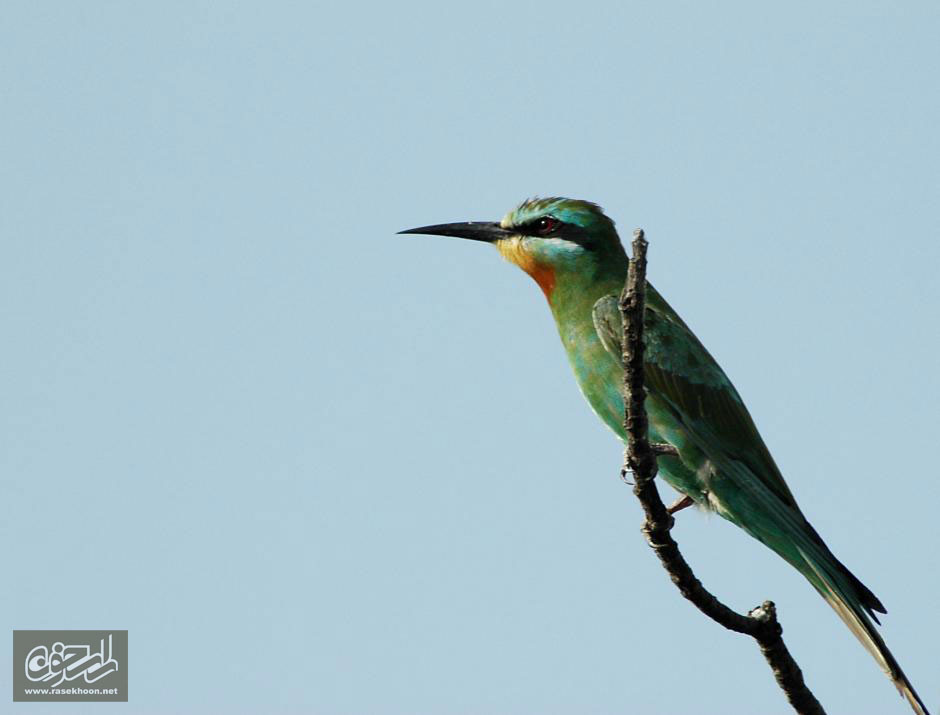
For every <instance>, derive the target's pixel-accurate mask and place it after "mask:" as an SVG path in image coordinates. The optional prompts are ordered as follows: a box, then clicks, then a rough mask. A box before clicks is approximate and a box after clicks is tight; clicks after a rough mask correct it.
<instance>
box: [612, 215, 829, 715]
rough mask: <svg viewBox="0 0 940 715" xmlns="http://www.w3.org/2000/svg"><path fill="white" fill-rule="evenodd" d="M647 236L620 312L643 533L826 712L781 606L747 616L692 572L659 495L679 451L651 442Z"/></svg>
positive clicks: (681, 577) (708, 604) (711, 606)
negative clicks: (664, 469)
mask: <svg viewBox="0 0 940 715" xmlns="http://www.w3.org/2000/svg"><path fill="white" fill-rule="evenodd" d="M647 245H648V244H647V242H646V239H645V238H644V236H643V231H642V230H639V229H638V230H637V231H635V232H634V238H633V257H632V258H631V259H630V268H629V272H628V273H627V283H626V285H625V286H624V289H623V293H622V294H621V296H620V312H621V316H622V318H623V343H622V345H623V365H624V376H623V391H624V404H625V410H624V412H625V414H624V428H625V429H626V432H627V449H626V451H625V455H624V467H623V471H622V473H625V472H627V471H629V472H630V473H632V474H633V479H634V486H633V493H634V494H636V496H637V498H638V499H639V500H640V504H641V505H642V506H643V511H644V512H645V514H646V521H645V523H644V524H643V533H644V534H645V536H646V540H647V542H649V545H650V546H651V547H652V548H653V550H654V551H655V552H656V555H657V556H658V557H659V560H660V562H661V563H662V565H663V568H665V569H666V571H667V572H668V573H669V577H670V578H671V579H672V582H673V583H674V584H676V586H677V587H678V589H679V591H680V592H681V593H682V595H683V596H685V598H687V599H688V600H689V601H691V602H692V603H693V604H694V605H695V607H696V608H698V609H699V610H700V611H701V612H702V613H704V614H705V615H706V616H708V617H709V618H711V619H712V620H713V621H715V622H717V623H719V624H721V625H722V626H724V627H725V628H727V629H729V630H732V631H736V632H737V633H744V634H746V635H749V636H751V637H752V638H754V639H755V640H756V641H757V643H758V645H759V646H760V650H761V653H763V654H764V657H765V658H766V659H767V663H768V664H769V665H770V669H771V670H772V671H773V674H774V678H776V680H777V684H778V685H779V686H780V688H781V689H782V690H783V692H784V694H785V695H786V696H787V700H789V701H790V704H791V705H792V706H793V709H794V710H796V711H797V712H798V713H803V714H805V715H825V711H824V710H823V708H822V705H820V704H819V701H818V700H816V698H815V696H813V694H812V693H811V692H810V690H809V688H807V687H806V683H804V682H803V673H802V672H801V671H800V667H799V666H798V665H797V663H796V661H795V660H793V656H791V655H790V652H789V651H788V650H787V647H786V645H785V644H784V642H783V637H782V633H783V628H782V627H781V626H780V623H779V622H778V621H777V612H776V609H775V608H774V604H773V603H772V602H771V601H764V603H763V604H761V605H760V606H758V607H757V608H754V609H753V610H751V611H750V612H749V613H748V615H746V616H742V615H741V614H740V613H737V612H735V611H733V610H731V609H730V608H728V607H727V606H726V605H724V604H723V603H722V602H721V601H719V600H718V599H717V598H715V597H714V596H713V595H712V594H711V593H709V592H708V591H707V590H706V589H705V587H704V586H702V584H701V582H700V581H699V580H698V579H697V578H696V577H695V574H694V573H692V569H691V568H690V567H689V565H688V563H686V560H685V558H683V556H682V554H681V553H680V551H679V546H678V544H676V542H675V540H674V539H673V538H672V535H671V534H670V533H669V532H670V530H671V529H672V527H673V524H674V521H673V518H672V516H671V515H670V514H669V512H668V511H667V510H666V506H665V505H664V504H663V502H662V500H661V499H660V497H659V492H658V491H657V489H656V484H655V483H654V482H653V479H654V478H655V477H656V472H657V464H656V457H657V455H658V454H659V455H665V454H672V455H677V454H678V453H677V452H676V451H675V448H671V451H670V449H666V447H670V445H660V444H650V441H649V423H648V418H647V415H646V408H645V406H644V401H645V400H646V391H645V388H644V384H643V383H644V369H643V314H644V309H645V306H646V248H647Z"/></svg>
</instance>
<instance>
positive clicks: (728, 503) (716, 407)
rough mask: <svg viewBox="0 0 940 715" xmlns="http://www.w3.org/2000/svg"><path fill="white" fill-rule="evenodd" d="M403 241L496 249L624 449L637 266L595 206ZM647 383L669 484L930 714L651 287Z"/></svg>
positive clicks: (562, 205)
mask: <svg viewBox="0 0 940 715" xmlns="http://www.w3.org/2000/svg"><path fill="white" fill-rule="evenodd" d="M402 233H412V234H415V233H417V234H432V235H438V236H455V237H458V238H468V239H472V240H475V241H484V242H486V243H492V244H493V245H495V246H496V248H497V249H498V250H499V252H500V253H501V254H502V255H503V257H504V258H506V259H507V260H509V261H510V262H512V263H514V264H516V265H517V266H519V267H520V268H522V270H524V271H525V272H526V273H528V274H529V275H530V276H532V278H534V279H535V281H536V283H538V285H539V287H540V288H541V289H542V292H543V293H544V294H545V297H546V298H547V299H548V304H549V307H550V308H551V311H552V315H553V316H554V317H555V323H556V325H557V326H558V332H559V334H560V335H561V342H562V344H563V345H564V348H565V352H566V353H567V354H568V360H569V362H570V363H571V367H572V368H573V369H574V374H575V377H576V379H577V381H578V385H579V386H580V388H581V392H582V393H583V394H584V396H585V398H587V401H588V402H589V403H590V405H591V407H592V408H593V409H594V412H595V413H597V415H598V416H599V417H600V418H601V419H602V420H603V421H604V422H605V423H606V424H607V426H608V427H610V429H612V430H613V431H614V432H615V433H616V434H617V435H618V436H619V437H620V438H621V440H624V441H626V435H625V433H624V427H623V415H624V404H623V396H622V392H621V389H622V383H623V368H622V351H621V326H622V324H621V316H620V310H619V303H618V301H619V296H620V293H621V290H622V289H623V285H624V281H625V279H626V276H627V268H628V259H627V255H626V252H625V251H624V248H623V246H622V245H621V243H620V238H619V237H618V235H617V231H616V229H615V228H614V222H613V221H611V220H610V219H609V218H608V217H607V216H606V215H605V214H604V213H603V211H602V210H601V209H600V207H599V206H597V205H596V204H593V203H590V202H588V201H580V200H574V199H565V198H544V199H530V200H527V201H524V202H523V203H522V204H520V205H519V206H518V207H517V208H515V209H514V210H512V211H510V212H509V213H508V214H506V216H505V217H504V218H503V219H502V220H501V221H499V222H486V221H464V222H461V223H448V224H438V225H434V226H424V227H421V228H413V229H410V230H408V231H402ZM646 291H647V293H646V312H645V316H644V331H645V336H644V339H645V374H646V388H647V397H646V409H647V413H648V415H649V424H650V438H651V439H652V440H655V441H657V442H664V443H667V444H670V445H672V446H673V447H675V449H676V451H677V454H678V456H670V455H663V456H660V457H659V460H658V461H659V468H660V473H661V474H662V476H663V477H664V478H665V479H666V481H667V482H668V483H669V484H670V485H671V486H672V487H673V488H675V489H676V490H678V491H679V492H680V493H681V494H683V495H685V497H686V499H685V501H686V503H694V504H695V505H697V506H699V507H701V508H703V509H706V510H710V511H714V512H717V513H718V514H720V515H721V516H722V517H724V518H725V519H727V520H728V521H730V522H731V523H733V524H735V525H737V526H739V527H740V528H742V529H743V530H744V531H746V532H747V533H748V534H750V535H751V536H753V537H754V538H755V539H757V540H758V541H760V542H761V543H763V544H765V545H767V546H768V547H770V548H771V549H772V550H773V551H775V552H776V553H778V554H779V555H780V556H782V557H783V558H784V559H785V560H786V561H787V562H788V563H790V564H791V565H792V566H793V567H794V568H796V569H797V570H798V571H799V572H800V573H801V574H803V576H804V577H805V578H806V579H807V580H808V581H809V582H810V583H811V584H812V585H813V588H815V589H816V590H817V591H818V592H819V593H820V595H821V596H822V597H823V598H824V599H826V602H827V603H828V604H829V605H830V606H831V607H832V608H833V610H835V612H836V613H837V614H838V615H839V617H840V618H841V619H842V620H843V621H844V622H845V624H846V625H847V626H848V627H849V629H850V630H851V631H852V633H854V634H855V636H856V638H858V639H859V641H861V643H862V645H864V646H865V648H866V649H867V650H868V652H869V653H871V655H872V656H873V657H874V658H875V660H876V661H877V662H878V665H880V666H881V668H882V669H883V670H884V671H885V672H886V673H887V674H888V676H889V677H890V678H891V680H892V681H893V682H894V684H895V685H896V686H897V688H898V690H899V691H900V692H901V694H902V695H903V696H904V697H905V698H907V700H908V701H909V702H910V704H911V706H912V707H913V708H914V711H915V712H917V713H919V714H921V715H926V714H927V708H926V707H925V705H924V703H923V701H922V700H921V699H920V697H919V696H918V695H917V693H916V692H915V691H914V688H913V686H912V685H911V683H910V681H909V680H908V679H907V676H905V675H904V672H903V671H902V670H901V666H900V665H899V664H898V661H897V660H896V659H895V657H894V656H893V655H892V654H891V651H889V650H888V647H887V645H885V642H884V640H883V639H882V637H881V635H880V634H879V633H878V632H877V631H876V630H875V627H874V625H873V623H872V621H874V622H876V623H877V622H878V619H877V616H876V615H875V613H876V612H877V613H885V609H884V606H882V604H881V601H879V600H878V598H877V597H876V596H875V594H873V593H872V592H871V591H870V590H869V589H868V588H867V587H866V586H865V585H864V584H863V583H862V582H861V581H859V580H858V579H857V578H856V577H855V576H854V575H853V574H852V573H851V572H850V571H849V570H848V569H847V568H846V567H845V566H844V565H843V564H842V563H841V562H840V561H839V560H838V559H837V558H836V557H835V556H834V555H833V553H832V552H831V551H830V550H829V548H828V547H827V546H826V544H825V543H824V542H823V540H822V538H821V537H820V536H819V534H818V533H817V532H816V530H815V529H814V528H813V527H812V526H811V525H810V523H809V521H807V519H806V517H805V516H803V512H802V511H801V510H800V507H799V506H798V505H797V503H796V499H795V498H794V497H793V493H792V492H791V491H790V488H789V487H788V486H787V483H786V482H785V481H784V479H783V476H782V475H781V473H780V470H779V469H778V468H777V465H776V463H775V462H774V459H773V457H772V456H771V455H770V452H769V451H768V449H767V446H766V445H765V444H764V441H763V439H762V438H761V436H760V434H759V433H758V431H757V427H755V425H754V420H753V419H752V418H751V415H750V414H749V413H748V411H747V408H746V407H745V406H744V402H743V401H742V400H741V397H740V395H738V392H737V390H735V388H734V385H732V384H731V381H730V380H729V379H728V377H727V376H726V375H725V373H724V371H723V370H722V369H721V367H720V366H719V365H718V363H717V362H716V361H715V360H714V358H712V356H711V355H710V354H709V353H708V351H707V350H706V349H705V347H704V346H703V345H702V343H701V342H700V341H699V340H698V338H696V337H695V335H694V334H693V333H692V331H691V330H690V329H689V327H688V326H687V325H686V324H685V323H684V322H683V321H682V319H681V318H680V317H679V316H678V315H677V314H676V312H675V311H674V310H673V309H672V308H671V307H670V306H669V304H668V303H667V302H666V301H665V300H664V299H663V297H662V296H661V295H660V294H659V293H658V292H657V291H656V289H655V288H653V286H652V285H649V284H648V285H647V288H646Z"/></svg>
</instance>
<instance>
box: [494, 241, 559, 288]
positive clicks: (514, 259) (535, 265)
mask: <svg viewBox="0 0 940 715" xmlns="http://www.w3.org/2000/svg"><path fill="white" fill-rule="evenodd" d="M496 248H497V249H498V250H499V252H500V254H502V256H503V258H505V259H506V260H507V261H509V262H510V263H515V264H516V265H517V266H519V267H520V268H521V269H522V270H524V271H525V272H526V273H528V274H529V275H530V276H532V278H534V279H535V282H536V283H538V284H539V288H541V289H542V292H543V293H544V294H545V297H546V298H548V299H549V300H551V297H552V291H553V290H555V269H554V268H552V267H551V266H549V265H547V264H545V263H542V262H540V261H538V260H536V259H535V257H534V256H533V255H532V254H531V253H529V252H528V251H527V250H525V246H524V245H523V242H522V237H521V236H513V237H512V238H504V239H502V240H501V241H497V242H496Z"/></svg>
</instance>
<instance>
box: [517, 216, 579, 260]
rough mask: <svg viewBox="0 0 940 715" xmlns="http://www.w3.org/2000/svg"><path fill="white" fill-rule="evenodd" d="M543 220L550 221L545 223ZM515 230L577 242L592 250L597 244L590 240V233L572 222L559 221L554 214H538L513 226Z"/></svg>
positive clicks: (529, 234) (534, 236) (531, 234)
mask: <svg viewBox="0 0 940 715" xmlns="http://www.w3.org/2000/svg"><path fill="white" fill-rule="evenodd" d="M545 221H550V222H552V223H550V224H548V225H546V224H545V223H543V222H545ZM513 228H514V230H515V231H517V232H518V233H521V234H522V235H523V236H532V237H533V238H560V239H562V240H565V241H570V242H571V243H577V244H578V245H579V246H582V247H583V248H586V249H587V250H589V251H593V250H594V249H595V248H596V247H597V246H596V244H595V242H594V241H593V240H592V237H591V235H590V233H589V232H588V231H587V230H585V229H584V228H582V227H581V226H578V225H577V224H574V223H565V222H564V221H559V220H558V219H557V218H555V217H554V216H539V217H538V218H535V219H532V220H531V221H526V222H525V223H523V224H519V225H517V226H514V227H513Z"/></svg>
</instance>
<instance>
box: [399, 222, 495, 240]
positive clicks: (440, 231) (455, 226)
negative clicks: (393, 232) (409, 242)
mask: <svg viewBox="0 0 940 715" xmlns="http://www.w3.org/2000/svg"><path fill="white" fill-rule="evenodd" d="M398 233H427V234H430V235H432V236H455V237H457V238H469V239H470V240H471V241H486V242H487V243H495V242H496V241H498V240H500V239H501V238H508V237H509V236H511V235H512V232H511V231H507V230H506V229H504V228H503V227H501V226H500V225H499V224H498V223H494V222H492V221H461V222H460V223H439V224H435V225H434V226H421V227H420V228H409V229H408V230H407V231H399V232H398Z"/></svg>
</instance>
